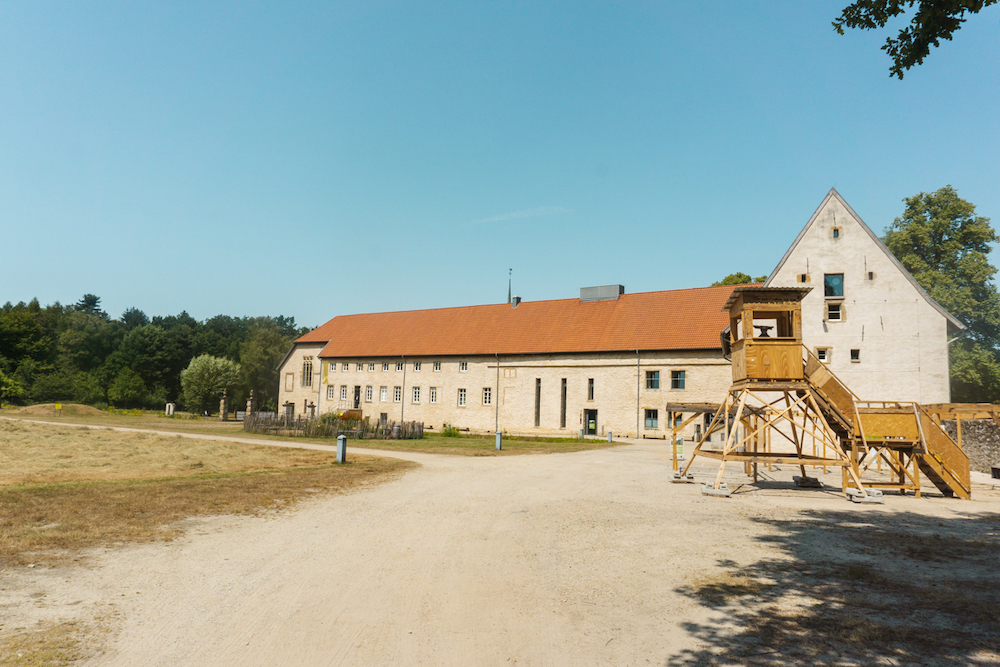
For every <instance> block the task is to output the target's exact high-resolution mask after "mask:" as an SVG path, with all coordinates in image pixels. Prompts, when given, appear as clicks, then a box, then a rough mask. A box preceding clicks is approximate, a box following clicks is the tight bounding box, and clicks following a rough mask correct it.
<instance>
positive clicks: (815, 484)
mask: <svg viewBox="0 0 1000 667" xmlns="http://www.w3.org/2000/svg"><path fill="white" fill-rule="evenodd" d="M792 479H794V480H795V486H797V487H799V488H800V489H822V488H823V482H821V481H819V480H818V479H816V478H815V477H793V478H792Z"/></svg>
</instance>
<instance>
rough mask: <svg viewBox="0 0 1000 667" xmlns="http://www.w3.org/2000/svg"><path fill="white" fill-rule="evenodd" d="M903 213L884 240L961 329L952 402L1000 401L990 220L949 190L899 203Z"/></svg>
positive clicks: (999, 297)
mask: <svg viewBox="0 0 1000 667" xmlns="http://www.w3.org/2000/svg"><path fill="white" fill-rule="evenodd" d="M903 201H904V202H905V203H906V209H905V210H904V212H903V215H902V216H901V217H899V218H896V219H895V220H894V221H893V223H892V225H890V226H889V228H888V229H887V230H886V232H885V236H884V238H883V241H884V242H885V245H886V247H887V248H889V250H890V251H892V254H894V255H895V256H896V258H897V259H899V261H900V263H901V264H902V265H903V266H904V267H906V270H907V271H909V272H910V273H911V274H912V275H913V277H914V278H915V279H916V281H917V282H918V283H920V285H921V287H923V288H924V289H925V290H927V293H928V294H930V296H931V298H933V299H934V300H935V301H937V302H938V303H939V304H941V306H943V307H944V309H945V310H947V311H948V312H950V313H951V314H952V315H954V316H955V317H957V318H958V319H959V320H960V321H962V323H963V324H965V325H966V327H967V329H966V333H965V336H964V339H961V340H958V341H956V342H955V343H952V345H951V347H950V348H949V354H950V358H951V387H952V399H953V400H956V401H961V402H980V401H995V400H997V399H1000V349H998V348H997V336H998V334H1000V294H998V292H997V288H996V285H995V284H994V283H993V276H994V274H996V272H997V270H996V268H995V267H994V266H993V265H991V264H990V262H989V252H990V244H991V243H996V242H997V241H1000V238H998V236H997V234H996V232H995V231H994V230H993V227H992V226H991V225H990V220H989V218H984V217H981V216H977V215H976V207H975V206H974V205H972V204H970V203H969V202H967V201H965V200H964V199H962V198H961V197H959V196H958V192H957V191H956V190H955V189H954V188H953V187H951V186H950V185H946V186H945V187H943V188H941V189H940V190H938V191H937V192H932V193H924V192H921V193H920V194H918V195H916V196H913V197H908V198H906V199H904V200H903Z"/></svg>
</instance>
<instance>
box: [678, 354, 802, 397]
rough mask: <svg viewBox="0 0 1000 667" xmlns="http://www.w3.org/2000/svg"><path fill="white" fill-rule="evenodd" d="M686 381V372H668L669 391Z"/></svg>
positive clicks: (681, 386)
mask: <svg viewBox="0 0 1000 667" xmlns="http://www.w3.org/2000/svg"><path fill="white" fill-rule="evenodd" d="M796 354H798V355H800V356H801V355H802V353H801V352H796ZM686 379H687V371H670V388H671V389H683V388H684V381H685V380H686Z"/></svg>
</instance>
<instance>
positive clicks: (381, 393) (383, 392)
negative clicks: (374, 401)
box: [378, 387, 389, 403]
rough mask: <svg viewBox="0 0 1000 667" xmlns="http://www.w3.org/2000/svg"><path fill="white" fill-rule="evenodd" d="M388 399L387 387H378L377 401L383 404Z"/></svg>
mask: <svg viewBox="0 0 1000 667" xmlns="http://www.w3.org/2000/svg"><path fill="white" fill-rule="evenodd" d="M388 398H389V388H388V387H379V388H378V400H380V401H382V402H383V403H385V402H386V400H387V399H388Z"/></svg>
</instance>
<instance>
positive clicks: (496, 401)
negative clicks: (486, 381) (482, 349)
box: [493, 352, 500, 433]
mask: <svg viewBox="0 0 1000 667" xmlns="http://www.w3.org/2000/svg"><path fill="white" fill-rule="evenodd" d="M496 358H497V387H496V389H495V393H496V396H494V397H493V401H494V407H495V408H496V413H495V415H494V417H493V432H494V433H496V432H497V431H499V430H500V353H499V352H497V353H496Z"/></svg>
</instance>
